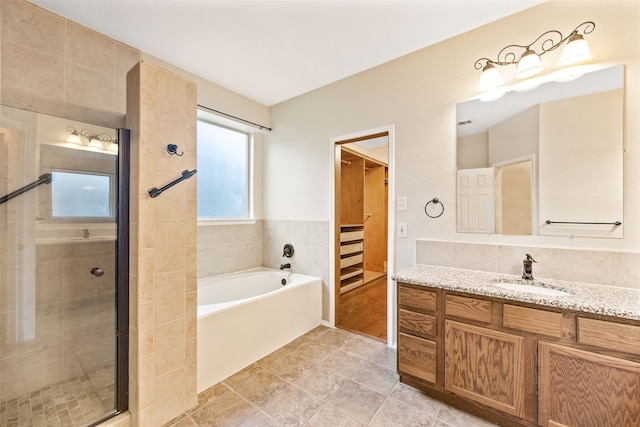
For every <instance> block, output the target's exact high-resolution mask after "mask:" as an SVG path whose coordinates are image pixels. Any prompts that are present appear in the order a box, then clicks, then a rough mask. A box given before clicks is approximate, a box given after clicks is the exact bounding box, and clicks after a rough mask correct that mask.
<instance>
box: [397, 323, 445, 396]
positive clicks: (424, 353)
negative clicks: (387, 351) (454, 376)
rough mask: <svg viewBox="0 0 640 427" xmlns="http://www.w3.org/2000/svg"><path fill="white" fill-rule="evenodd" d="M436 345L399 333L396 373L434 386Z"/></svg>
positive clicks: (435, 377)
mask: <svg viewBox="0 0 640 427" xmlns="http://www.w3.org/2000/svg"><path fill="white" fill-rule="evenodd" d="M436 348H437V346H436V343H435V342H433V341H429V340H426V339H424V338H419V337H414V336H413V335H408V334H405V333H402V332H400V334H398V371H400V373H405V374H409V375H412V376H414V377H416V378H420V379H423V380H425V381H428V382H430V383H433V384H435V382H436V379H437V373H436V371H437V362H436V360H437V359H436V354H437V353H436Z"/></svg>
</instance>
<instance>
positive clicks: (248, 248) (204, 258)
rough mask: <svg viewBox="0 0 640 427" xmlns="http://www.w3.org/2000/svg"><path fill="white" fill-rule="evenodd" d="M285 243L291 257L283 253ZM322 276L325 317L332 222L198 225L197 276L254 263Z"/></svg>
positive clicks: (327, 304) (327, 302)
mask: <svg viewBox="0 0 640 427" xmlns="http://www.w3.org/2000/svg"><path fill="white" fill-rule="evenodd" d="M286 243H291V244H292V245H293V247H294V254H293V257H291V258H284V257H283V256H282V253H283V248H284V245H285V244H286ZM286 263H289V264H291V269H292V271H294V272H296V273H302V274H308V275H311V276H316V277H320V278H322V283H323V287H322V318H323V319H324V320H328V319H329V285H328V283H329V222H328V221H289V220H258V221H256V222H255V224H233V225H200V226H198V278H202V277H210V276H215V275H218V274H226V273H232V272H236V271H241V270H246V269H249V268H255V267H262V266H264V267H269V268H275V269H278V268H280V265H281V264H286Z"/></svg>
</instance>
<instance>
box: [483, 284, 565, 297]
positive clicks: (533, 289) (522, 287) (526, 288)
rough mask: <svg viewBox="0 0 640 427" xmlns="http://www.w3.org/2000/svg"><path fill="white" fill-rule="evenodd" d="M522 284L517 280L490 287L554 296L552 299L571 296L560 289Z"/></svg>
mask: <svg viewBox="0 0 640 427" xmlns="http://www.w3.org/2000/svg"><path fill="white" fill-rule="evenodd" d="M523 282H524V280H518V281H513V282H507V281H504V282H502V281H501V282H494V283H492V285H493V286H496V287H498V288H502V289H507V290H510V291H515V292H524V293H527V294H537V295H547V296H554V297H562V296H568V295H571V293H570V292H567V291H563V290H561V289H553V288H546V287H543V286H537V285H530V284H528V283H523Z"/></svg>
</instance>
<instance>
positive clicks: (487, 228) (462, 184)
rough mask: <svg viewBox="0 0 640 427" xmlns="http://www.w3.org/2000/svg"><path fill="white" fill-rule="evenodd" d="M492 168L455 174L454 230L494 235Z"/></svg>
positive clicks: (462, 171)
mask: <svg viewBox="0 0 640 427" xmlns="http://www.w3.org/2000/svg"><path fill="white" fill-rule="evenodd" d="M493 177H494V168H477V169H460V170H458V171H457V173H456V187H457V206H458V210H457V214H456V223H457V227H456V230H457V231H458V232H460V233H487V234H489V233H495V228H496V226H495V206H494V204H495V189H494V184H493Z"/></svg>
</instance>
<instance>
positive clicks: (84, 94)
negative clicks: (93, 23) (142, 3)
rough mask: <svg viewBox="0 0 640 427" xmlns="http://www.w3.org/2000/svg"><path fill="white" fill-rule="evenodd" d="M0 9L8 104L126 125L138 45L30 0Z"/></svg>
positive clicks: (3, 96) (9, 2) (9, 3)
mask: <svg viewBox="0 0 640 427" xmlns="http://www.w3.org/2000/svg"><path fill="white" fill-rule="evenodd" d="M0 10H1V12H0V13H1V14H2V86H1V93H0V99H1V102H2V104H3V105H9V106H12V107H16V108H23V109H26V110H31V111H37V112H40V113H45V114H50V115H53V116H58V117H65V118H69V119H74V120H78V121H82V122H87V123H93V124H97V125H102V126H105V127H111V128H116V127H123V126H124V122H125V108H126V105H125V103H126V98H125V88H126V82H125V79H126V73H127V71H129V70H130V69H131V67H133V65H135V64H136V63H137V62H138V61H139V60H140V52H139V51H138V50H137V49H134V48H132V47H130V46H127V45H125V44H123V43H120V42H117V41H115V40H113V39H110V38H108V37H106V36H104V35H102V34H99V33H96V32H95V31H93V30H90V29H88V28H85V27H82V26H80V25H78V24H76V23H74V22H72V21H69V20H67V19H65V18H63V17H60V16H58V15H55V14H53V13H51V12H49V11H46V10H44V9H42V8H40V7H37V6H34V5H32V4H30V3H27V2H25V1H12V0H6V1H2V2H1V3H0Z"/></svg>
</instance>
